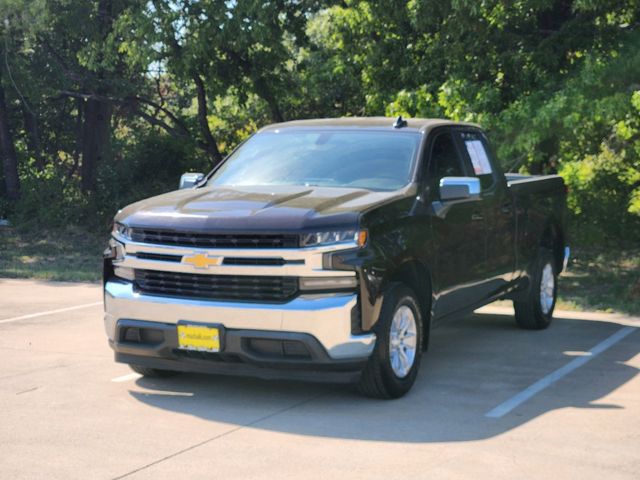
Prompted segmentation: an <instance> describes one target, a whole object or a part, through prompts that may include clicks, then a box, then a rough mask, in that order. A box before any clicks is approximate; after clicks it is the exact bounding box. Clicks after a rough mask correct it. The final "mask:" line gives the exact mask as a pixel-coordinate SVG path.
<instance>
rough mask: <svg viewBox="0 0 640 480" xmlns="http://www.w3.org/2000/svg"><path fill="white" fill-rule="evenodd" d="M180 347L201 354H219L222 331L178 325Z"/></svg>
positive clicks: (214, 328)
mask: <svg viewBox="0 0 640 480" xmlns="http://www.w3.org/2000/svg"><path fill="white" fill-rule="evenodd" d="M178 347H179V348H181V349H183V350H196V351H199V352H219V351H220V330H219V329H218V328H216V327H207V326H204V325H190V324H183V325H180V324H178Z"/></svg>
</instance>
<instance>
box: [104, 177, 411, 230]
mask: <svg viewBox="0 0 640 480" xmlns="http://www.w3.org/2000/svg"><path fill="white" fill-rule="evenodd" d="M412 190H414V187H412V186H409V187H407V188H406V189H405V190H400V191H394V192H373V191H370V190H364V189H358V188H329V187H307V186H251V187H244V186H243V187H206V188H199V189H189V190H176V191H174V192H169V193H166V194H164V195H159V196H157V197H152V198H148V199H145V200H142V201H140V202H137V203H134V204H131V205H129V206H128V207H126V208H124V209H123V210H121V211H120V212H118V214H117V215H116V218H115V220H116V221H117V222H120V223H123V224H125V225H128V226H132V227H145V228H158V229H168V230H182V231H195V232H197V231H212V230H216V231H236V232H237V231H287V230H290V231H299V230H306V229H324V228H332V227H345V228H354V227H356V226H358V220H359V217H360V214H361V213H362V212H364V211H365V210H369V209H371V208H373V207H375V206H378V205H381V204H383V203H388V202H390V201H393V200H395V199H399V198H403V197H405V196H406V195H407V194H409V193H410V192H411V191H412Z"/></svg>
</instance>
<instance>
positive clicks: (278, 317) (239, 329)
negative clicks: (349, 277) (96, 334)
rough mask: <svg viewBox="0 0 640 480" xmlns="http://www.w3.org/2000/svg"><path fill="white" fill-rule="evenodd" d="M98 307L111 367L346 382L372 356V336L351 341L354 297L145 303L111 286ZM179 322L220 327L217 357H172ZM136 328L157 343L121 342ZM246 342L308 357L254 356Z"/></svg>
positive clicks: (149, 299)
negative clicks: (144, 330) (221, 339)
mask: <svg viewBox="0 0 640 480" xmlns="http://www.w3.org/2000/svg"><path fill="white" fill-rule="evenodd" d="M104 301H105V319H104V322H105V329H106V331H107V335H108V337H109V343H110V345H111V346H112V348H113V349H114V350H115V352H116V360H117V361H120V362H124V363H133V364H139V365H142V366H148V367H152V368H161V369H168V370H182V371H198V372H209V373H228V374H234V375H252V376H258V377H265V378H272V377H274V376H276V377H287V378H305V379H306V378H313V379H316V380H323V379H326V380H330V381H334V380H335V381H342V380H345V381H350V380H353V379H354V378H355V377H354V375H353V373H354V372H359V370H361V369H362V367H363V366H364V363H365V362H366V361H367V359H368V357H369V356H370V355H371V352H372V351H373V348H374V345H375V340H376V337H375V335H374V334H373V333H367V334H363V335H353V334H352V333H351V332H352V315H353V312H354V308H356V305H357V296H356V294H353V293H336V294H317V295H301V296H298V297H297V298H295V299H293V300H291V301H290V302H288V303H285V304H268V303H244V302H228V301H214V300H200V299H186V298H176V297H164V296H154V295H144V294H140V293H138V292H136V291H135V289H134V286H133V284H132V283H130V282H126V281H120V280H109V281H107V282H106V283H105V296H104ZM179 321H190V322H201V323H208V324H211V323H214V324H218V325H221V326H222V327H223V328H224V330H225V345H224V347H223V352H221V354H206V355H200V356H186V355H185V354H184V352H181V351H178V350H177V349H176V347H177V336H176V327H175V325H176V324H177V323H178V322H179ZM132 322H133V323H132ZM135 325H138V327H136V328H148V329H155V330H158V331H160V332H162V336H161V337H159V336H154V335H155V334H151V335H150V338H152V339H155V340H154V341H153V342H131V341H126V340H125V337H124V336H123V332H124V330H125V329H126V328H129V327H132V328H133V327H135ZM143 337H144V335H143ZM160 338H161V340H158V339H160ZM252 339H263V340H267V344H268V343H269V341H271V342H272V343H271V346H274V345H276V344H277V342H280V345H282V346H283V352H284V351H285V350H286V348H284V347H285V346H286V345H289V346H293V349H294V351H296V350H295V349H296V348H298V347H300V346H301V345H302V347H300V348H302V349H303V350H305V351H306V352H307V354H305V355H298V356H296V355H289V356H287V355H286V354H283V355H277V352H271V353H269V348H271V347H268V348H267V350H264V349H261V348H258V349H256V348H254V347H253V346H252V345H253V343H256V342H254V341H253V340H252ZM252 342H253V343H252ZM273 342H276V343H273ZM285 342H289V343H285ZM258 344H260V342H258ZM262 344H263V345H266V344H265V343H264V342H262ZM295 345H297V347H296V346H295ZM330 372H332V373H334V374H335V373H337V374H338V375H328V373H330ZM310 373H313V375H310ZM325 377H326V378H325Z"/></svg>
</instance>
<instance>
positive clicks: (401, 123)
mask: <svg viewBox="0 0 640 480" xmlns="http://www.w3.org/2000/svg"><path fill="white" fill-rule="evenodd" d="M406 126H407V121H406V120H405V119H404V118H402V115H398V118H396V121H395V122H394V123H393V128H402V127H406Z"/></svg>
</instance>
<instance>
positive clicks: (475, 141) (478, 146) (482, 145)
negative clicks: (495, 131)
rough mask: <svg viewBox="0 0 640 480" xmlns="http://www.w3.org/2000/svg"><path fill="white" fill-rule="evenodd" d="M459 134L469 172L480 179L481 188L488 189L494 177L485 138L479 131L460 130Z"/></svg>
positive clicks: (493, 181)
mask: <svg viewBox="0 0 640 480" xmlns="http://www.w3.org/2000/svg"><path fill="white" fill-rule="evenodd" d="M459 135H460V141H461V143H462V146H463V151H464V153H465V156H466V158H467V160H468V163H469V167H470V168H469V170H470V172H472V174H473V176H475V177H478V178H479V179H480V185H481V187H482V189H483V190H488V189H490V188H491V187H492V186H493V185H494V183H495V178H494V171H493V167H492V159H491V152H490V151H489V148H488V145H487V141H486V139H485V138H484V136H483V135H482V134H481V133H479V132H460V134H459Z"/></svg>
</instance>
